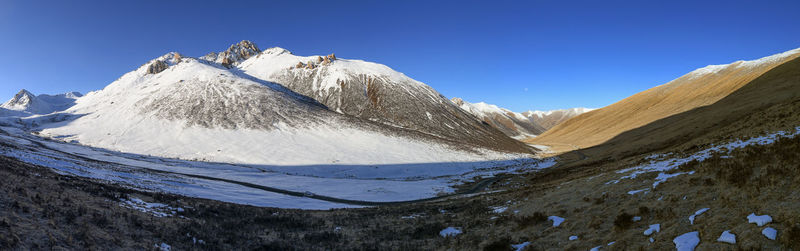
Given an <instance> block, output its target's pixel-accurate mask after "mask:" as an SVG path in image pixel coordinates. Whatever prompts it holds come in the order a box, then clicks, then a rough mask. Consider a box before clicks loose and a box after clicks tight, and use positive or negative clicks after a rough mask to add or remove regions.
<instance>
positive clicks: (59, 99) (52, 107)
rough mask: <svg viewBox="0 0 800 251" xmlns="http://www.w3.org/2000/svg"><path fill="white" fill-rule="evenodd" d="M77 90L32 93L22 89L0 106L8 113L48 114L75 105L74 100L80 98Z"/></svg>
mask: <svg viewBox="0 0 800 251" xmlns="http://www.w3.org/2000/svg"><path fill="white" fill-rule="evenodd" d="M81 96H83V95H81V94H80V93H78V92H68V93H63V94H57V95H47V94H41V95H38V96H36V95H33V93H30V92H29V91H27V90H25V89H22V90H20V91H19V92H18V93H17V94H16V95H14V97H13V98H11V99H10V100H8V101H6V102H5V103H3V104H2V105H0V108H3V109H6V110H7V111H6V113H8V114H12V113H13V114H17V115H32V114H48V113H53V112H58V111H63V110H66V109H67V108H70V107H72V106H73V105H75V100H76V99H78V98H80V97H81Z"/></svg>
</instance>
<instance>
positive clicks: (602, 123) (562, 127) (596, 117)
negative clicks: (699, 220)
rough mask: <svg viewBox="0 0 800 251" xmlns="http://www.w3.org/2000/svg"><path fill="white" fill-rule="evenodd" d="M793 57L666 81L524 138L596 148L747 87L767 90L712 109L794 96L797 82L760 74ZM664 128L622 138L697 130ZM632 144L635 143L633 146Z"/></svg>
mask: <svg viewBox="0 0 800 251" xmlns="http://www.w3.org/2000/svg"><path fill="white" fill-rule="evenodd" d="M798 56H800V54H796V55H793V56H790V57H788V58H786V59H784V60H782V61H779V62H776V63H772V64H764V65H762V66H759V67H754V68H748V67H737V66H738V65H739V63H734V64H731V65H730V66H728V67H726V68H725V69H723V70H721V71H720V72H719V73H718V74H709V75H704V76H702V77H697V78H693V77H692V76H690V75H689V74H687V75H684V76H682V77H680V78H678V79H675V80H673V81H671V82H669V83H667V84H664V85H661V86H657V87H654V88H652V89H649V90H647V91H644V92H641V93H638V94H636V95H633V96H631V97H628V98H626V99H623V100H621V101H619V102H617V103H614V104H612V105H609V106H607V107H604V108H602V109H598V110H594V111H591V112H588V113H585V114H582V115H580V116H577V117H575V118H572V119H570V120H568V121H566V122H564V123H561V124H559V125H557V126H555V127H554V128H552V129H550V130H548V131H546V132H545V133H544V134H542V135H540V136H539V137H536V138H533V139H530V140H527V142H528V143H532V144H539V145H559V144H561V145H564V144H568V145H575V146H577V147H580V148H588V147H592V146H596V145H599V144H601V143H604V142H607V141H609V140H612V139H615V137H617V138H618V137H621V136H623V135H622V134H623V133H624V132H628V131H631V130H634V129H636V128H641V127H643V126H646V125H651V124H653V123H655V122H658V121H659V120H662V119H665V118H668V117H670V116H674V115H677V114H681V113H685V112H688V111H691V110H693V109H697V108H700V107H704V106H708V105H712V104H715V103H718V102H720V101H721V100H723V99H724V98H726V97H729V96H731V95H732V94H734V93H736V92H737V91H738V90H740V89H741V88H743V87H744V86H748V85H758V86H759V87H760V88H766V90H764V91H759V92H758V93H753V94H757V95H750V96H748V97H743V98H750V97H756V98H757V100H751V99H746V100H734V101H728V102H727V103H726V105H728V106H726V107H720V106H717V107H715V108H717V109H721V110H724V111H728V112H726V113H725V115H730V114H732V112H746V111H748V109H751V108H752V107H753V105H754V104H753V102H756V103H758V102H767V103H777V102H782V101H784V100H775V99H774V98H772V97H773V96H775V95H782V96H784V97H785V96H786V95H785V94H784V93H782V92H783V91H786V90H787V89H788V90H790V91H792V92H793V93H792V94H796V92H794V91H795V90H797V88H792V87H796V86H791V85H788V86H787V85H783V86H781V87H772V86H769V84H770V83H765V82H767V81H766V80H765V79H763V78H762V76H763V75H764V74H765V73H767V72H770V71H771V70H772V69H773V68H775V67H777V66H780V65H783V64H786V63H787V62H791V61H793V59H795V58H797V57H798ZM795 65H796V63H795ZM784 68H786V67H784ZM784 70H785V69H784ZM793 73H797V70H796V68H794V70H793ZM755 80H759V81H760V83H753V82H754V81H755ZM704 115H715V116H716V117H715V118H714V119H717V120H718V121H720V120H721V119H724V118H723V117H721V116H719V114H716V113H714V112H709V113H708V114H704ZM734 115H735V114H734ZM670 122H672V121H670ZM669 127H673V128H671V129H668V130H667V131H663V132H662V131H651V132H648V135H624V136H626V137H629V136H634V137H649V138H650V139H645V141H659V140H661V139H667V138H672V137H673V136H675V135H683V134H686V133H685V132H689V131H695V130H696V129H697V128H696V126H695V125H693V124H680V125H670V126H669ZM631 139H632V138H622V139H619V140H618V141H620V142H626V143H627V142H629V141H630V140H631ZM634 147H638V145H637V146H634Z"/></svg>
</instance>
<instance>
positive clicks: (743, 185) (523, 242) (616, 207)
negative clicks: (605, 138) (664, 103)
mask: <svg viewBox="0 0 800 251" xmlns="http://www.w3.org/2000/svg"><path fill="white" fill-rule="evenodd" d="M797 129H798V128H786V129H785V130H783V131H776V132H771V133H762V134H760V135H759V136H756V137H743V138H740V139H733V140H728V141H724V142H717V143H714V144H707V145H703V146H702V147H699V148H691V149H692V150H687V151H677V150H675V151H667V152H659V153H650V154H646V155H641V156H633V157H630V158H626V159H622V160H615V161H592V159H591V158H590V159H589V160H587V161H588V163H589V164H575V165H564V164H558V165H555V166H552V167H550V168H544V169H540V170H538V169H537V171H536V172H528V173H522V174H518V175H504V176H503V177H505V178H504V179H502V180H500V182H497V183H494V184H492V185H491V186H489V187H487V190H486V191H487V192H486V193H479V194H476V195H473V196H462V197H457V198H450V199H447V200H437V201H429V202H422V203H407V204H399V205H389V206H378V207H366V208H349V209H334V210H296V209H279V208H272V207H269V206H270V205H273V204H269V203H278V202H280V201H281V200H287V201H289V202H290V203H295V205H300V206H298V207H303V208H314V207H317V208H327V207H339V206H342V205H331V204H325V203H328V202H320V201H318V200H313V199H310V198H303V197H296V196H285V197H280V196H275V197H270V196H273V195H268V194H266V193H264V192H263V191H249V190H246V189H245V188H242V187H240V186H239V187H236V186H234V185H231V184H227V183H224V182H222V183H220V182H213V181H208V180H205V181H204V180H202V179H193V178H186V177H180V176H178V175H171V174H164V173H153V172H150V171H146V170H140V171H131V170H121V169H122V168H121V167H119V166H114V165H110V164H104V165H103V166H92V165H94V164H97V163H95V161H88V160H86V159H82V158H79V157H78V156H84V157H87V158H91V159H95V160H96V159H98V158H106V159H103V161H109V162H115V163H118V164H119V163H123V162H124V161H128V162H124V163H126V164H125V165H126V168H129V167H130V166H136V165H133V164H134V163H137V165H138V164H141V165H143V164H142V163H140V162H143V163H146V164H148V165H155V164H154V163H157V162H156V161H154V160H152V159H148V158H147V157H146V156H139V157H135V158H134V157H130V156H127V157H126V156H118V155H115V154H108V153H102V152H94V153H92V152H79V151H82V150H79V149H69V148H68V147H69V145H68V144H67V145H65V146H60V147H59V148H58V149H60V151H63V152H68V153H72V154H74V155H66V156H65V155H63V152H62V154H58V153H57V152H53V151H52V150H46V149H47V148H43V147H41V146H39V147H33V146H34V145H36V143H34V142H32V141H30V140H31V139H19V138H14V137H11V138H8V136H4V138H3V140H4V145H3V147H4V149H6V151H5V154H3V155H4V156H2V157H0V162H2V163H0V167H2V168H0V178H1V179H2V181H1V182H0V191H1V192H0V207H1V208H0V209H1V210H0V212H2V213H0V238H2V239H0V248H2V249H7V248H19V249H37V248H43V247H51V246H57V247H65V248H72V249H76V248H86V247H90V248H96V249H112V248H116V247H127V248H133V249H147V248H154V247H160V246H162V245H168V246H171V247H173V248H175V249H180V250H183V249H191V248H198V249H232V248H236V249H259V248H260V249H267V250H270V249H272V250H292V249H297V250H331V249H343V250H351V249H357V250H364V249H367V250H370V249H379V250H387V249H388V250H419V249H423V250H430V249H452V250H475V249H484V250H508V249H511V248H512V247H514V248H519V249H520V250H522V249H527V250H589V249H593V248H596V250H602V249H606V250H639V249H644V250H669V249H674V248H675V247H676V245H680V246H683V247H687V246H689V247H691V246H696V248H697V250H737V249H781V248H787V247H789V248H793V249H795V250H796V249H800V212H799V211H797V210H796V209H797V208H800V193H799V192H798V191H800V185H798V184H800V171H799V170H798V169H800V137H796V136H797V134H798V130H797ZM26 140H27V141H26ZM31 144H33V145H31ZM42 144H60V143H56V142H42ZM19 146H23V148H24V146H31V148H32V149H37V150H31V151H28V150H25V151H22V150H20V149H19ZM8 148H11V149H16V150H14V151H11V150H9V149H8ZM50 148H55V147H53V146H50ZM84 150H85V149H84ZM20 152H23V153H27V154H29V155H21V153H20ZM11 153H13V154H18V155H16V156H14V155H11ZM32 155H36V156H40V157H41V156H50V157H51V158H50V161H54V162H45V161H42V159H38V161H39V162H36V161H33V160H32V159H33V157H31V156H32ZM53 155H57V156H55V157H58V158H54V156H53ZM26 156H27V157H26ZM101 156H104V157H101ZM26 158H28V159H26ZM120 158H121V159H120ZM18 159H21V160H26V161H28V162H31V163H36V164H37V165H31V164H28V163H24V162H21V161H19V160H18ZM58 161H64V162H58ZM165 161H166V162H167V163H168V164H163V166H159V167H158V168H164V169H165V170H170V171H181V172H190V171H196V172H200V171H199V170H202V169H204V168H212V169H213V170H214V171H215V172H220V173H223V174H225V176H224V177H225V178H231V179H238V178H242V177H241V176H240V175H239V174H237V173H238V172H241V173H247V174H256V173H261V172H262V171H261V170H257V171H250V172H248V171H247V170H251V169H252V167H240V166H218V165H217V164H214V165H213V166H208V167H205V166H203V168H201V166H196V165H199V164H192V165H187V164H186V163H187V162H183V161H175V160H172V161H167V160H165ZM54 163H56V164H58V165H59V166H65V167H68V168H61V169H59V168H53V169H51V168H47V167H54V166H53V165H54ZM67 163H73V164H75V163H80V164H82V165H85V166H81V165H75V166H71V165H69V164H67ZM93 163H94V164H93ZM48 165H49V166H48ZM98 165H99V164H98ZM550 165H552V164H550ZM43 166H44V167H43ZM86 166H89V167H91V168H89V169H87V167H86ZM522 166H524V167H525V168H529V166H526V165H516V166H515V165H512V167H514V168H520V167H522ZM514 168H511V169H510V170H516V169H514ZM54 170H55V171H56V172H58V173H62V174H69V175H61V174H58V173H56V172H54ZM528 170H532V169H528ZM498 171H499V170H496V169H487V170H482V171H480V172H464V173H457V175H456V174H454V175H451V176H443V177H449V178H448V179H446V181H441V182H443V183H435V184H439V185H441V184H447V182H453V181H454V180H455V181H456V182H458V180H457V179H453V178H452V177H462V176H467V177H471V175H473V176H482V175H488V174H490V173H485V172H498ZM505 171H507V170H505ZM264 172H265V173H266V174H264V175H266V176H264V177H265V179H266V180H269V175H285V176H279V177H288V176H293V177H294V178H296V179H297V180H300V181H302V180H303V179H305V178H309V179H310V178H317V179H326V180H324V181H325V182H327V181H328V180H327V179H330V180H331V182H334V181H336V180H340V181H341V182H346V181H347V182H357V183H344V184H339V186H345V187H346V186H350V184H362V183H358V182H366V183H364V184H365V185H364V187H359V186H356V187H355V188H354V189H355V190H353V191H355V192H353V194H354V196H358V195H355V193H358V192H359V191H365V190H367V191H369V189H371V188H370V186H372V187H374V186H375V185H374V183H371V182H376V181H386V182H411V183H399V184H412V185H409V187H410V188H409V189H412V190H413V189H415V187H417V188H419V189H420V190H424V191H430V190H429V189H431V187H435V186H434V185H430V184H427V183H425V182H431V181H436V182H440V181H437V179H438V178H422V179H421V178H420V177H417V176H414V177H411V176H405V177H402V176H396V177H394V178H392V179H371V178H366V177H361V178H352V177H351V178H347V179H345V178H342V177H333V176H330V177H319V176H317V177H312V176H304V175H290V174H286V173H281V172H279V171H275V170H270V171H266V170H265V171H264ZM512 173H514V172H512ZM200 174H208V173H200ZM98 178H99V179H98ZM301 178H302V179H301ZM242 179H243V180H244V178H242ZM104 180H110V181H113V182H111V183H109V182H106V181H104ZM148 180H149V181H150V182H148V183H145V184H148V185H150V187H139V186H133V185H132V183H130V182H132V181H137V182H141V181H148ZM342 180H344V181H342ZM348 180H351V181H348ZM246 181H252V180H246ZM292 181H295V180H292ZM415 182H416V183H415ZM331 184H335V183H331ZM388 184H389V185H386V184H382V185H381V186H385V187H389V188H393V187H392V186H396V185H397V184H395V183H388ZM293 185H295V186H298V187H287V188H296V189H300V190H302V191H305V190H304V189H308V188H311V186H309V185H304V184H293ZM133 188H135V189H133ZM209 188H212V189H209ZM142 189H144V190H145V191H142ZM168 189H174V190H168ZM236 189H239V190H236ZM451 189H453V188H451ZM177 190H180V191H184V192H182V193H181V194H184V195H192V196H193V197H201V198H215V199H217V200H223V201H224V200H225V198H226V196H230V198H234V197H237V198H238V197H242V198H250V199H252V200H253V201H258V200H260V199H266V201H270V202H269V203H265V204H263V205H259V204H257V203H256V202H247V201H233V202H237V203H226V202H220V201H217V200H208V199H201V198H193V197H187V196H181V195H172V194H169V193H160V192H163V191H177ZM215 190H216V193H215V194H210V195H209V194H207V193H210V191H215ZM332 191H333V192H334V193H330V194H331V195H348V194H347V193H346V192H343V191H336V190H332ZM325 192H326V190H324V189H320V190H315V191H313V193H325ZM191 193H196V194H191ZM240 193H241V194H240ZM242 194H245V195H248V196H241V195H242ZM417 194H418V196H417V197H416V198H420V197H421V196H430V193H425V192H418V193H417ZM204 196H208V197H204ZM212 196H213V197H212ZM360 196H364V197H363V199H376V198H378V197H379V196H377V195H370V194H367V195H360ZM357 198H361V197H357ZM398 198H399V199H413V198H415V197H397V198H395V199H398ZM231 200H232V199H231ZM306 200H308V201H306ZM242 204H251V205H259V207H256V206H249V205H242ZM343 207H346V206H343ZM773 239H774V240H773ZM732 242H733V243H732Z"/></svg>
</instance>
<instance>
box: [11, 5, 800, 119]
mask: <svg viewBox="0 0 800 251" xmlns="http://www.w3.org/2000/svg"><path fill="white" fill-rule="evenodd" d="M232 2H234V1H218V2H211V1H207V2H206V1H185V2H183V1H172V0H170V1H96V2H89V1H49V2H44V1H29V0H25V1H9V0H0V50H1V51H2V52H1V53H0V99H2V100H6V99H8V98H11V96H12V95H13V94H14V93H16V92H17V91H18V90H19V89H22V88H26V89H28V90H30V91H32V92H33V93H35V94H41V93H62V92H67V91H73V90H75V91H80V92H83V93H86V92H88V91H92V90H99V89H102V88H103V87H104V86H106V85H108V84H109V83H111V82H112V81H114V80H115V79H117V78H118V77H120V76H121V75H122V74H124V73H126V72H129V71H131V70H134V69H135V68H137V67H138V66H140V65H141V64H143V63H145V62H147V61H148V60H150V59H152V58H155V57H157V56H160V55H163V54H164V53H167V52H170V51H178V52H180V53H182V54H185V55H188V56H195V57H197V56H202V55H205V54H206V53H208V52H211V51H222V50H224V49H226V48H227V47H228V46H229V45H230V44H232V43H235V42H238V41H240V40H243V39H247V40H251V41H253V42H255V43H256V44H258V45H259V47H260V48H262V49H265V48H269V47H273V46H279V47H283V48H286V49H288V50H290V51H292V52H293V53H294V54H296V55H315V54H329V53H331V52H334V53H336V55H337V56H338V57H341V58H351V59H363V60H367V61H373V62H378V63H382V64H386V65H388V66H389V67H392V68H393V69H395V70H397V71H400V72H403V73H405V74H406V75H408V76H410V77H412V78H414V79H417V80H419V81H422V82H425V83H427V84H428V85H430V86H432V87H433V88H435V89H436V90H438V91H439V92H441V93H442V94H444V95H445V96H447V97H462V98H464V99H465V100H467V101H471V102H477V101H485V102H487V103H492V104H497V105H500V106H502V107H506V108H509V109H512V110H515V111H525V110H529V109H538V110H549V109H558V108H568V107H602V106H605V105H608V104H611V103H613V102H615V101H618V100H620V99H622V98H625V97H627V96H630V95H632V94H634V93H637V92H640V91H643V90H646V89H648V88H650V87H653V86H656V85H659V84H663V83H665V82H667V81H669V80H671V79H674V78H677V77H679V76H680V75H683V74H685V73H687V72H689V71H691V70H693V69H696V68H699V67H703V66H706V65H709V64H724V63H730V62H733V61H736V60H739V59H746V60H747V59H756V58H759V57H763V56H768V55H771V54H775V53H779V52H783V51H787V50H790V49H794V48H798V47H800V28H798V27H800V13H799V12H798V10H800V1H797V0H792V1H719V2H711V1H624V2H616V1H585V2H572V1H509V2H506V1H483V2H473V1H452V2H450V1H407V0H404V1H391V2H390V1H363V2H362V1H330V0H324V1H311V0H306V1H286V2H279V1H253V2H238V3H232Z"/></svg>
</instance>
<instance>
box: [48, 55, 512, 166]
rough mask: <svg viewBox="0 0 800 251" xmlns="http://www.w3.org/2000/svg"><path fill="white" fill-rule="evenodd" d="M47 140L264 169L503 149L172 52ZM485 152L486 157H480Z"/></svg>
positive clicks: (91, 97) (103, 93)
mask: <svg viewBox="0 0 800 251" xmlns="http://www.w3.org/2000/svg"><path fill="white" fill-rule="evenodd" d="M65 113H68V114H74V115H75V117H77V118H75V119H74V120H69V121H63V122H58V123H53V124H45V125H43V126H42V127H41V128H40V129H41V131H40V134H41V135H44V136H50V137H57V138H60V139H62V140H66V141H76V142H79V143H82V144H86V145H91V146H96V147H102V148H107V149H111V150H117V151H122V152H131V153H138V154H150V155H156V156H163V157H176V158H182V159H201V160H209V161H218V162H229V163H248V164H264V165H310V164H334V163H336V164H387V163H431V162H453V161H481V160H487V159H492V158H500V157H504V156H506V155H504V154H501V153H496V152H488V151H483V150H479V149H475V150H473V149H471V148H469V147H461V146H457V145H455V144H452V143H451V142H446V141H443V140H440V139H436V138H433V137H428V136H425V135H424V134H418V133H414V132H409V131H407V130H401V129H397V128H392V127H386V126H380V125H378V124H374V123H372V122H369V121H363V120H360V119H357V118H353V117H349V116H344V115H341V114H338V113H335V112H332V111H329V110H328V109H326V107H325V106H323V105H321V104H319V103H317V102H316V101H314V100H312V99H309V98H307V97H304V96H302V95H299V94H297V93H294V92H291V91H289V90H287V89H286V88H283V87H282V86H280V85H277V84H274V83H269V82H264V81H260V80H257V79H253V78H250V77H249V76H246V75H243V74H241V73H240V72H238V71H230V70H228V69H226V68H223V67H219V66H217V65H215V64H209V63H208V61H205V60H198V59H194V58H187V57H182V56H179V54H177V53H170V54H167V55H164V56H162V57H160V58H157V59H155V60H153V61H151V62H150V63H148V64H145V65H143V66H142V67H140V68H139V69H137V70H135V71H132V72H130V73H127V74H125V75H124V76H122V77H121V78H120V79H119V80H117V81H115V82H113V83H111V84H110V85H108V86H107V87H106V88H104V89H103V90H100V91H95V92H91V93H89V94H87V95H86V96H84V97H82V98H80V99H78V100H77V104H76V105H75V106H73V107H71V108H70V109H68V110H67V111H66V112H65ZM482 153H485V154H482Z"/></svg>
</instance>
